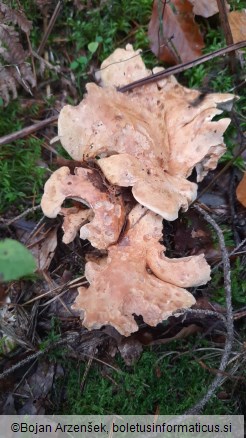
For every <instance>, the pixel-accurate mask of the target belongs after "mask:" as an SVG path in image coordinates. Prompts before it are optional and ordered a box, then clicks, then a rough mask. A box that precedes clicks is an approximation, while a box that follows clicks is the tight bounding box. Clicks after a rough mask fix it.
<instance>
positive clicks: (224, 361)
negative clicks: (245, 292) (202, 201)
mask: <svg viewBox="0 0 246 438" xmlns="http://www.w3.org/2000/svg"><path fill="white" fill-rule="evenodd" d="M194 208H195V209H196V210H197V211H199V213H200V214H201V215H202V216H203V217H204V219H205V220H206V221H207V222H208V223H209V224H210V225H211V226H212V227H213V228H214V230H215V231H216V233H217V236H218V239H219V244H220V249H221V254H222V260H223V271H224V287H225V295H226V332H227V334H226V341H225V347H224V352H223V355H222V358H221V362H220V366H219V369H218V375H217V376H216V377H215V378H214V380H213V381H212V383H211V384H210V386H209V388H208V390H207V393H206V395H205V396H204V397H202V398H201V400H199V401H198V403H196V404H195V405H194V406H193V407H192V408H191V409H189V410H188V411H186V414H187V415H195V414H199V413H200V412H202V410H203V408H204V406H205V405H206V404H207V403H208V401H209V400H210V399H211V397H212V396H213V394H214V393H215V391H216V390H217V389H218V387H219V386H220V385H221V383H222V382H223V379H224V378H223V376H222V375H221V372H224V371H225V369H226V367H227V365H228V361H229V358H230V354H231V351H232V344H233V338H234V327H233V311H232V302H231V276H230V259H229V256H228V252H227V249H226V245H225V240H224V236H223V232H222V231H221V229H220V227H219V226H218V224H217V223H216V222H215V220H214V219H213V218H212V217H211V216H210V215H209V214H208V213H206V212H205V211H204V210H203V209H202V208H201V207H200V206H199V205H195V206H194Z"/></svg>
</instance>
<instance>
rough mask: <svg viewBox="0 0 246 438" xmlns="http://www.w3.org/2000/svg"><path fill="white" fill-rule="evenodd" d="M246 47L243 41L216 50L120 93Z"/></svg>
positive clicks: (144, 79) (120, 89) (137, 83)
mask: <svg viewBox="0 0 246 438" xmlns="http://www.w3.org/2000/svg"><path fill="white" fill-rule="evenodd" d="M245 46H246V40H245V41H241V42H240V43H236V44H232V45H230V46H228V47H224V48H223V49H219V50H216V51H215V52H212V53H209V54H208V55H203V56H201V57H200V58H197V59H195V60H194V61H189V62H185V63H184V64H179V65H175V66H174V67H170V68H167V69H166V70H164V71H161V72H158V73H155V74H153V75H152V76H147V77H145V78H143V79H139V80H138V81H134V82H132V83H131V84H128V85H125V86H124V87H120V88H118V91H121V92H122V93H124V92H126V91H129V90H132V89H133V88H136V87H140V86H142V85H147V84H151V83H152V82H156V81H158V80H160V79H163V78H166V77H167V76H170V75H174V74H176V73H180V72H182V71H185V70H188V69H189V68H192V67H195V66H196V65H200V64H202V63H203V62H207V61H210V60H211V59H213V58H216V57H218V56H222V55H225V54H226V53H230V52H232V51H235V50H238V49H241V48H242V47H245Z"/></svg>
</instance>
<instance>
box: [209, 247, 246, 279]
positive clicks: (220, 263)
mask: <svg viewBox="0 0 246 438" xmlns="http://www.w3.org/2000/svg"><path fill="white" fill-rule="evenodd" d="M245 243H246V239H243V240H242V242H241V243H239V245H237V246H236V248H234V250H233V251H232V252H230V254H229V257H231V256H233V255H234V254H237V251H238V250H239V249H240V248H241V247H242V246H243V245H245ZM239 254H240V253H239ZM222 263H223V261H221V262H219V263H218V264H217V265H215V266H214V267H213V269H212V271H214V270H215V269H217V268H219V267H220V266H221V265H222Z"/></svg>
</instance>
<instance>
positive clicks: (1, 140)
mask: <svg viewBox="0 0 246 438" xmlns="http://www.w3.org/2000/svg"><path fill="white" fill-rule="evenodd" d="M58 116H59V114H57V115H55V116H51V117H49V118H48V119H45V120H42V121H41V122H37V123H34V124H33V125H31V126H26V127H25V128H23V129H20V131H16V132H13V133H12V134H7V135H4V136H3V137H0V146H2V145H4V144H8V143H12V141H16V140H19V139H20V138H23V137H27V136H28V135H30V134H32V133H33V132H35V131H39V130H40V129H42V128H44V127H45V126H48V125H50V124H51V123H53V122H57V120H58Z"/></svg>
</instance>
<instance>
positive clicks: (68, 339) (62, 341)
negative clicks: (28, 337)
mask: <svg viewBox="0 0 246 438" xmlns="http://www.w3.org/2000/svg"><path fill="white" fill-rule="evenodd" d="M79 336H80V335H79V333H76V332H74V333H70V334H68V335H67V336H66V337H65V338H63V339H60V340H59V341H57V342H54V343H53V344H51V345H49V346H48V347H47V348H45V349H44V350H40V351H37V352H36V353H34V354H30V356H28V357H26V358H25V359H23V360H21V361H20V362H18V363H16V364H15V365H13V366H12V367H10V368H7V370H5V371H4V372H3V373H1V374H0V380H2V379H4V378H5V377H7V376H9V374H12V373H13V372H14V371H16V370H18V369H19V368H21V367H22V366H24V365H26V364H28V363H29V362H30V361H32V360H34V359H37V358H38V357H40V356H43V355H44V354H45V353H47V352H48V351H49V350H51V349H52V348H55V347H57V346H58V345H62V344H66V343H67V344H70V343H72V344H73V343H74V341H75V340H76V339H77V338H78V337H79Z"/></svg>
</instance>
